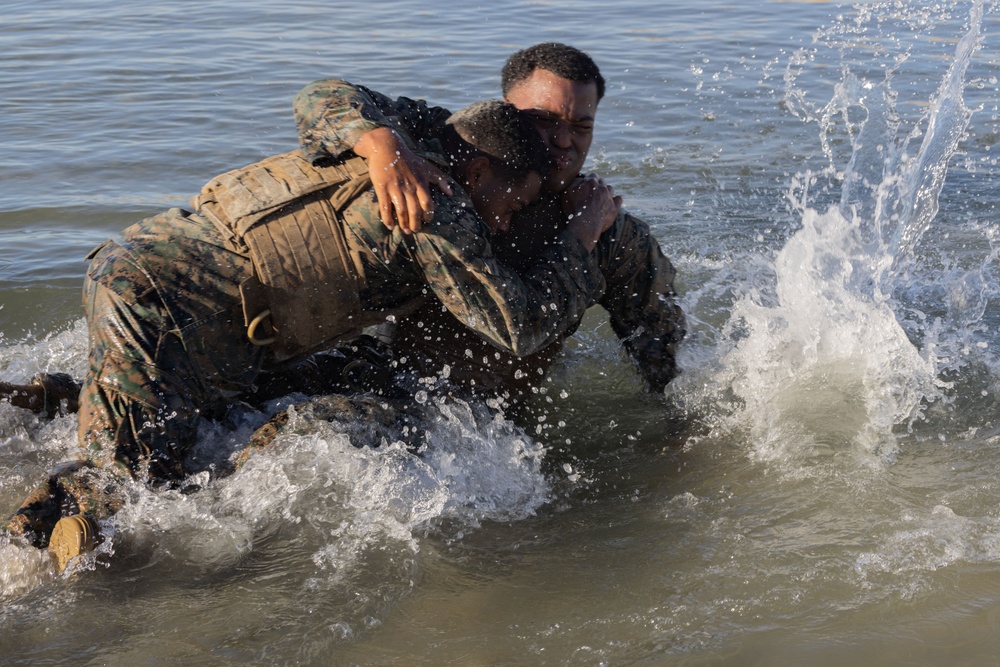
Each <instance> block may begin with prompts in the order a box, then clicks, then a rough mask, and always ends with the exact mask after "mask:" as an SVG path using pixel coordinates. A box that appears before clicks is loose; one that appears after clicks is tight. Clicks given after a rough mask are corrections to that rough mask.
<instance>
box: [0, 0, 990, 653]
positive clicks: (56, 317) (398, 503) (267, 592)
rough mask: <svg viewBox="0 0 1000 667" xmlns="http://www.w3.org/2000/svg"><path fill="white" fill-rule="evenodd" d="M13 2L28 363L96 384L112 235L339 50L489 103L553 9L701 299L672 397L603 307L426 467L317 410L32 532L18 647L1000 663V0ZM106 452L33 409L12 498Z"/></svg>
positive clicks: (250, 422)
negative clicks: (221, 455)
mask: <svg viewBox="0 0 1000 667" xmlns="http://www.w3.org/2000/svg"><path fill="white" fill-rule="evenodd" d="M147 4H148V5H149V6H146V5H147ZM4 10H5V11H4V19H3V24H2V28H0V378H3V379H8V380H26V379H28V378H30V377H31V375H32V374H34V373H35V372H38V371H40V370H66V371H70V372H73V373H74V374H77V375H81V374H82V373H83V369H84V365H85V357H86V329H85V326H84V325H83V323H82V312H81V307H80V286H81V282H82V274H83V271H84V269H85V266H86V265H85V262H84V261H83V257H84V255H85V254H86V253H87V252H88V250H89V249H90V248H91V247H93V246H94V245H96V244H98V243H100V242H101V241H103V240H104V239H105V238H108V237H110V236H113V235H114V234H115V233H116V232H118V231H119V230H121V229H123V228H124V227H126V226H128V225H129V224H131V223H132V222H134V221H136V220H138V219H140V218H142V217H145V216H148V215H152V214H154V213H156V212H158V211H160V210H162V209H164V208H167V207H169V206H177V205H180V206H184V205H186V202H187V201H188V199H189V198H190V197H191V196H192V195H193V194H194V193H196V192H197V191H198V190H199V189H200V188H201V186H202V185H203V184H204V183H205V182H206V181H207V180H208V179H209V178H211V177H212V176H214V175H216V174H217V173H221V172H223V171H226V170H228V169H231V168H234V167H238V166H242V165H244V164H247V163H250V162H253V161H255V160H257V159H259V158H262V157H265V156H268V155H271V154H275V153H279V152H283V151H287V150H289V149H291V148H292V147H294V146H295V145H296V141H295V132H294V127H293V123H292V118H291V100H292V97H293V96H294V94H295V93H296V92H297V91H298V90H299V89H300V88H301V87H302V86H303V85H305V84H306V83H308V82H309V81H312V80H314V79H318V78H322V77H327V76H339V77H342V78H345V79H347V80H350V81H353V82H356V83H364V84H366V85H368V86H370V87H372V88H374V89H376V90H379V91H381V92H384V93H387V94H390V95H407V96H410V97H423V98H426V99H427V100H429V101H430V102H432V103H435V104H438V105H442V106H447V107H450V108H459V107H461V106H464V105H466V104H468V103H471V102H473V101H476V100H478V99H482V98H484V97H492V96H497V95H498V94H499V72H500V67H501V66H502V64H503V61H504V60H505V58H506V57H507V55H508V54H509V53H511V52H512V51H514V50H516V49H519V48H523V47H525V46H529V45H531V44H533V43H536V42H540V41H549V40H553V41H563V42H567V43H571V44H573V45H575V46H578V47H580V48H582V49H584V50H586V51H587V52H589V53H590V54H591V55H592V56H593V57H594V58H595V60H596V61H597V62H598V64H599V65H600V66H601V69H602V71H603V73H604V75H605V78H606V79H607V80H608V94H607V96H606V97H605V99H604V101H603V102H602V103H601V105H600V110H599V114H598V124H597V132H596V136H595V140H594V145H593V148H592V151H591V156H590V158H589V160H588V164H589V168H590V169H592V170H595V171H598V172H600V173H601V174H602V175H604V176H605V177H606V178H608V179H609V180H610V181H611V182H613V183H614V184H615V186H616V190H617V191H618V192H619V193H620V194H622V195H623V196H624V197H625V203H626V206H627V207H628V208H629V209H630V210H632V211H633V212H634V213H636V214H638V215H640V216H641V217H642V218H644V219H645V220H647V221H648V222H649V223H650V226H651V228H652V229H653V232H654V233H655V235H656V236H657V238H658V239H659V240H660V243H661V245H662V247H663V249H664V251H665V252H666V253H667V254H668V255H669V256H670V257H671V258H672V259H673V260H674V263H675V264H676V265H677V267H678V269H679V278H678V285H677V286H678V288H679V290H680V291H681V301H682V305H683V306H684V308H685V310H686V311H687V312H688V314H689V318H690V323H691V329H692V330H691V334H690V336H689V339H688V341H687V343H686V344H685V347H684V351H683V354H682V364H683V366H684V369H685V372H684V375H683V376H682V377H681V378H680V379H679V380H678V381H676V382H675V383H674V384H673V385H672V386H671V387H670V388H669V389H668V392H667V394H666V395H665V396H662V397H659V396H654V397H650V396H646V395H643V394H642V392H641V387H640V386H639V383H638V382H637V380H636V378H635V375H634V373H633V371H632V369H631V367H630V365H629V362H628V360H627V359H626V358H625V357H624V356H623V355H622V353H621V351H620V349H619V347H618V345H617V342H616V341H615V340H614V339H613V336H611V335H610V334H609V332H608V326H607V324H606V322H605V320H604V318H603V316H602V315H601V314H600V313H599V312H595V313H592V314H590V315H588V318H587V319H586V320H585V322H584V325H583V327H582V328H581V330H580V332H579V333H578V334H577V335H576V336H575V338H574V340H573V341H572V344H571V345H570V346H569V350H568V352H567V354H566V356H565V358H564V359H563V360H562V361H561V362H560V364H559V366H558V367H557V369H556V371H555V372H554V373H553V376H552V380H551V382H550V383H549V386H547V387H546V388H545V390H544V392H543V393H540V394H539V395H538V396H537V397H536V399H535V401H534V402H533V408H534V410H533V412H532V414H530V415H529V416H527V417H525V418H524V419H522V420H519V421H518V422H517V423H513V422H511V421H509V420H506V419H502V418H494V417H493V416H491V415H490V414H489V413H487V411H486V410H485V409H484V408H483V407H482V406H477V405H467V404H463V403H449V404H443V405H439V406H437V408H436V413H435V414H436V419H435V420H434V421H433V423H429V424H428V425H427V428H428V433H429V435H430V448H429V451H428V452H427V454H425V455H424V457H423V458H415V457H412V456H410V455H409V454H408V453H407V452H406V451H405V448H403V447H401V446H398V445H393V444H391V443H387V444H386V446H385V447H383V448H380V449H379V450H374V451H373V450H358V449H355V448H354V447H352V446H351V445H350V442H349V439H348V437H347V435H346V434H345V433H342V432H338V431H337V430H336V429H334V428H332V427H331V426H329V425H327V424H321V423H310V422H309V420H307V419H302V420H300V422H299V423H298V426H297V428H296V433H295V434H294V435H290V436H288V437H285V438H283V439H282V440H281V441H280V442H279V443H278V444H277V445H276V447H275V448H274V450H273V451H271V452H268V453H267V454H265V455H261V456H258V457H256V458H255V459H253V461H252V462H251V464H250V465H248V466H247V467H246V468H244V469H242V470H241V471H240V472H239V473H238V474H237V475H234V476H233V477H230V478H226V479H222V480H215V481H206V480H202V481H203V482H204V488H203V489H202V490H201V491H199V492H197V493H192V494H190V495H181V494H179V493H176V494H175V493H172V492H166V493H151V492H149V491H147V490H145V489H141V488H135V489H132V490H131V496H130V499H129V503H128V505H127V506H126V508H125V510H123V512H121V513H120V514H119V515H118V517H117V518H116V520H115V521H114V522H112V523H110V524H109V525H107V526H104V531H105V532H106V533H107V534H108V535H109V537H110V539H109V540H108V541H107V542H106V543H105V544H104V545H102V546H101V548H100V549H99V551H98V553H97V554H94V555H91V556H89V557H88V558H86V559H83V562H81V563H79V564H78V566H77V568H76V569H75V570H73V571H71V572H70V573H68V574H67V575H65V576H57V575H55V573H54V571H53V570H52V568H51V564H50V563H49V562H48V561H47V558H46V557H45V555H44V554H39V553H37V552H35V551H34V550H31V549H28V548H25V547H24V546H22V545H20V544H19V543H17V542H13V543H12V542H10V541H9V540H8V539H6V538H3V537H0V664H3V665H38V664H50V665H134V664H148V665H153V664H156V665H238V664H239V665H242V664H274V665H286V664H301V665H349V664H358V665H414V664H419V665H611V666H615V665H708V664H711V665H716V664H719V665H793V664H810V665H842V664H845V663H848V662H850V661H853V662H855V663H857V664H908V665H939V664H944V663H947V664H955V665H995V664H997V660H998V658H997V655H1000V475H998V473H1000V431H998V408H997V403H996V394H997V389H998V383H1000V363H998V360H997V357H996V349H997V346H998V344H1000V334H998V333H997V332H998V324H1000V322H998V320H1000V317H998V306H1000V301H998V299H1000V276H998V274H997V261H996V259H997V254H998V253H1000V245H998V241H1000V226H998V224H997V215H996V213H997V208H996V202H997V199H998V193H997V188H996V186H995V180H994V179H995V178H996V177H997V169H998V167H997V157H998V156H997V150H998V149H997V143H998V141H1000V111H998V76H1000V73H998V57H1000V35H998V32H1000V20H998V16H1000V14H998V13H997V7H996V6H995V5H994V4H991V3H981V2H967V1H960V0H951V1H945V2H926V3H925V2H920V1H913V2H905V1H904V2H892V3H861V4H859V5H857V6H853V5H838V4H835V3H828V2H797V1H793V0H789V1H769V0H760V1H758V2H732V1H730V2H724V1H721V0H703V1H702V2H697V3H692V2H679V1H676V0H665V1H664V0H661V1H657V2H652V1H640V2H634V1H628V0H626V1H624V2H618V3H607V2H601V3H598V2H594V1H593V0H574V2H568V1H567V2H564V1H562V0H550V1H538V2H513V1H509V0H498V1H497V2H493V3H484V4H477V3H473V4H471V5H467V6H461V7H453V8H449V9H443V8H441V9H435V8H432V7H431V5H430V4H429V3H426V2H416V1H413V0H388V1H385V2H379V3H361V2H353V1H350V2H327V3H318V2H316V3H314V2H287V3H271V2H259V1H258V0H244V1H243V2H230V1H227V0H221V1H218V2H210V3H205V2H189V1H187V0H180V1H175V2H169V3H159V4H158V5H152V4H149V3H136V2H128V1H126V2H121V1H118V2H111V1H110V0H74V1H73V2H69V1H68V0H46V1H45V2H34V3H28V2H20V1H18V0H14V1H13V2H10V1H8V2H7V3H6V4H5V5H4ZM963 38H964V40H963ZM967 112H971V116H969V115H968V113H967ZM294 398H295V397H290V398H289V399H287V401H285V402H278V403H276V404H275V405H274V406H273V409H272V411H274V410H277V409H279V408H280V407H283V406H284V405H285V404H287V403H288V402H290V401H293V400H294ZM266 417H267V415H266V414H260V413H253V412H243V413H238V414H234V415H233V417H232V419H231V420H230V421H231V423H227V424H215V423H206V424H205V427H204V429H203V432H202V434H201V440H200V443H201V446H203V447H209V448H217V447H228V448H232V449H236V448H238V447H239V445H240V444H241V443H243V442H245V441H246V439H247V437H248V436H249V434H250V433H251V431H252V429H253V428H254V427H255V426H256V425H258V424H260V423H261V422H262V421H263V420H264V419H266ZM74 448H75V420H74V419H73V418H72V417H66V418H59V419H56V420H55V421H53V422H43V421H39V420H38V419H36V418H35V417H34V416H33V415H30V414H28V413H26V412H24V411H21V410H17V409H15V408H12V407H10V406H9V405H0V511H2V512H4V513H7V512H12V511H13V510H14V508H15V507H16V506H17V505H18V503H19V502H20V500H21V499H22V498H23V496H24V495H25V494H26V493H27V491H28V490H29V489H30V488H32V486H33V485H34V484H35V483H36V482H37V480H38V479H39V477H40V476H41V475H42V474H43V473H44V471H45V470H47V469H48V468H50V467H51V466H52V465H54V464H56V463H58V462H59V461H61V460H64V459H66V458H67V457H70V456H72V455H73V453H74Z"/></svg>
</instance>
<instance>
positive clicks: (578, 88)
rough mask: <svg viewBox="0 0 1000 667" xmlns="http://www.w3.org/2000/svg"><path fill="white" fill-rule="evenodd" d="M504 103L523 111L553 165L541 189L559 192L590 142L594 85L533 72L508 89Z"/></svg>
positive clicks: (578, 167)
mask: <svg viewBox="0 0 1000 667" xmlns="http://www.w3.org/2000/svg"><path fill="white" fill-rule="evenodd" d="M507 101H508V102H510V103H511V104H513V105H514V106H516V107H517V108H518V109H521V110H522V111H526V112H527V113H528V115H530V116H531V118H532V120H533V121H534V123H535V127H537V128H538V131H539V132H540V133H541V135H542V138H543V139H545V143H546V144H547V145H548V147H549V152H550V153H551V154H552V160H553V163H554V165H553V172H552V174H551V176H550V177H549V180H548V181H547V182H546V183H545V188H546V189H547V190H549V191H551V192H562V191H563V190H565V189H566V188H567V187H569V184H570V183H571V182H572V181H573V179H574V178H576V176H578V175H579V174H580V170H581V169H583V162H584V160H586V159H587V151H589V150H590V142H591V141H593V139H594V117H595V116H596V115H597V83H595V82H594V81H588V82H587V83H580V82H578V81H570V80H569V79H564V78H562V77H560V76H556V75H555V74H553V73H552V72H550V71H548V70H545V69H536V70H535V71H534V72H532V73H531V76H530V77H528V78H527V79H525V80H524V81H520V82H518V83H517V84H516V85H514V87H513V88H511V89H510V92H509V93H508V94H507Z"/></svg>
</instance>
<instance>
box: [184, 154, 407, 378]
mask: <svg viewBox="0 0 1000 667" xmlns="http://www.w3.org/2000/svg"><path fill="white" fill-rule="evenodd" d="M370 183H371V180H370V179H369V177H368V167H367V165H366V164H365V162H364V160H363V159H361V158H352V159H349V160H346V161H343V162H340V163H338V164H335V165H331V166H325V167H316V166H314V165H313V164H311V163H310V162H309V161H308V160H307V159H306V158H305V157H304V156H303V155H302V153H301V152H300V151H298V150H295V151H292V152H290V153H285V154H283V155H276V156H273V157H270V158H267V159H265V160H262V161H260V162H257V163H255V164H252V165H249V166H247V167H243V168H240V169H234V170H233V171H229V172H226V173H225V174H222V175H221V176H218V177H217V178H215V179H213V180H212V181H210V182H209V183H208V184H207V185H206V186H205V187H204V188H203V189H202V191H201V194H199V195H198V196H196V197H195V198H194V199H193V200H192V202H191V203H192V205H193V206H194V208H195V210H196V211H197V212H198V213H199V214H201V215H202V216H204V217H205V218H207V219H208V220H210V221H211V222H212V223H213V224H215V225H216V226H217V227H219V229H221V230H222V231H223V233H225V234H226V235H227V237H228V238H229V239H230V242H231V243H232V244H233V246H234V247H235V249H236V250H237V252H241V253H245V254H246V255H247V256H248V257H249V258H250V260H251V261H252V262H253V266H254V272H255V276H254V277H253V278H251V279H248V280H246V281H244V282H243V283H242V284H241V285H240V294H241V296H242V298H243V315H244V318H245V320H246V325H247V336H248V337H249V339H250V342H252V343H253V344H255V345H270V346H272V349H273V352H274V355H275V358H276V360H277V361H279V362H280V361H285V360H288V359H291V358H294V357H301V356H304V355H306V354H308V353H310V352H312V351H315V350H317V349H320V348H323V347H328V346H329V345H330V344H332V343H334V342H336V341H338V340H344V339H347V338H353V337H354V336H356V335H358V334H360V333H361V329H362V328H363V327H365V326H368V325H371V324H376V323H379V322H382V321H384V320H385V319H386V315H387V314H389V313H387V312H380V313H366V312H364V311H363V309H362V307H361V302H360V299H359V292H358V284H357V277H356V276H357V272H356V270H355V268H354V262H353V260H352V259H351V255H350V252H349V248H348V245H347V243H346V242H345V240H344V232H343V227H342V223H341V215H340V212H341V211H342V210H343V209H344V208H345V207H346V206H347V205H348V204H349V203H350V202H351V201H352V200H353V199H354V198H355V197H356V196H357V195H358V194H360V193H361V192H362V191H363V190H365V189H366V188H367V187H368V186H369V185H370ZM407 310H410V309H409V308H408V309H407Z"/></svg>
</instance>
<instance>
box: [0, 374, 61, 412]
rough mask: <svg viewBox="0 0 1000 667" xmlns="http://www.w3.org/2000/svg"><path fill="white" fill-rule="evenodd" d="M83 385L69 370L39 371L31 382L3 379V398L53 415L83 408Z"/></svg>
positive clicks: (0, 394)
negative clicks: (12, 382)
mask: <svg viewBox="0 0 1000 667" xmlns="http://www.w3.org/2000/svg"><path fill="white" fill-rule="evenodd" d="M80 387H81V384H80V383H79V382H77V381H76V380H74V379H73V378H72V377H70V376H69V375H67V374H66V373H39V374H38V375H36V376H35V377H34V378H32V379H31V382H29V383H28V384H11V383H9V382H0V401H7V402H9V403H10V404H11V405H13V406H15V407H18V408H24V409H25V410H31V411H32V412H39V413H45V414H46V415H47V416H48V417H49V418H52V417H55V416H56V415H57V414H63V415H66V414H72V413H74V412H76V411H77V410H78V409H79V408H80Z"/></svg>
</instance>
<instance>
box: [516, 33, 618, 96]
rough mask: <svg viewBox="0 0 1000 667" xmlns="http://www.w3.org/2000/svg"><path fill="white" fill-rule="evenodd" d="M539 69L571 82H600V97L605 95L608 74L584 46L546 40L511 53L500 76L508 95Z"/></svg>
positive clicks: (598, 93)
mask: <svg viewBox="0 0 1000 667" xmlns="http://www.w3.org/2000/svg"><path fill="white" fill-rule="evenodd" d="M536 69H544V70H548V71H550V72H552V73H553V74H555V75H556V76H559V77H562V78H563V79H569V80H570V81H577V82H580V83H587V82H589V81H593V82H594V83H596V84H597V100H598V101H600V100H601V98H602V97H604V77H603V76H601V70H600V69H599V68H598V67H597V63H595V62H594V61H593V59H591V57H590V56H588V55H587V54H586V53H584V52H583V51H581V50H580V49H577V48H574V47H572V46H568V45H566V44H560V43H558V42H544V43H542V44H535V45H534V46H529V47H528V48H526V49H521V50H520V51H518V52H517V53H514V54H513V55H511V57H510V58H508V59H507V62H506V63H505V64H504V66H503V73H502V75H501V79H500V86H501V90H503V94H504V97H506V96H507V94H508V93H509V92H510V90H511V88H513V87H514V86H515V85H517V84H518V83H520V82H521V81H524V80H525V79H527V78H529V77H530V76H531V74H532V73H533V72H534V71H535V70H536Z"/></svg>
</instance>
